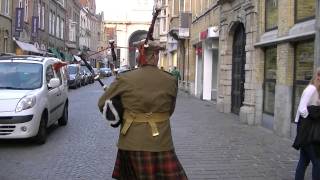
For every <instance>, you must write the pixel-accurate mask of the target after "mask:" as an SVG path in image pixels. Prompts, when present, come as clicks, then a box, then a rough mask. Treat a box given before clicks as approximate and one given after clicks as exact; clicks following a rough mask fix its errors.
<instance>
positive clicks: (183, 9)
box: [179, 0, 185, 12]
mask: <svg viewBox="0 0 320 180" xmlns="http://www.w3.org/2000/svg"><path fill="white" fill-rule="evenodd" d="M184 11H185V4H184V0H180V3H179V12H184Z"/></svg>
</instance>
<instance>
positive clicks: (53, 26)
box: [52, 12, 56, 35]
mask: <svg viewBox="0 0 320 180" xmlns="http://www.w3.org/2000/svg"><path fill="white" fill-rule="evenodd" d="M52 35H56V13H54V12H53V13H52Z"/></svg>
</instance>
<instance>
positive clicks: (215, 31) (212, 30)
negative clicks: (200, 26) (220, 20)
mask: <svg viewBox="0 0 320 180" xmlns="http://www.w3.org/2000/svg"><path fill="white" fill-rule="evenodd" d="M218 37H219V27H218V26H213V27H209V28H208V38H218Z"/></svg>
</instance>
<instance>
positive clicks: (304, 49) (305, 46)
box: [293, 41, 314, 117]
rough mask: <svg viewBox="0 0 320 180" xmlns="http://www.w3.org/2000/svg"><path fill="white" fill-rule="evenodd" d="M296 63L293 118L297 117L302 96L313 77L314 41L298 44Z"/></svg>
mask: <svg viewBox="0 0 320 180" xmlns="http://www.w3.org/2000/svg"><path fill="white" fill-rule="evenodd" d="M294 61H295V63H294V65H295V72H294V82H293V103H294V104H293V117H295V114H296V111H297V108H298V105H299V101H300V97H301V94H302V92H303V90H304V88H305V87H306V86H307V85H308V84H309V81H310V80H311V78H312V75H313V63H314V41H307V42H300V43H298V44H296V46H295V57H294Z"/></svg>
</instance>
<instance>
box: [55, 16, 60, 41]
mask: <svg viewBox="0 0 320 180" xmlns="http://www.w3.org/2000/svg"><path fill="white" fill-rule="evenodd" d="M56 36H57V37H58V38H60V17H59V16H58V17H57V24H56Z"/></svg>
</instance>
